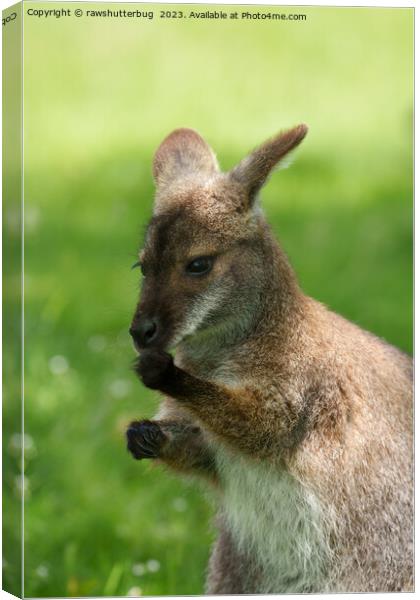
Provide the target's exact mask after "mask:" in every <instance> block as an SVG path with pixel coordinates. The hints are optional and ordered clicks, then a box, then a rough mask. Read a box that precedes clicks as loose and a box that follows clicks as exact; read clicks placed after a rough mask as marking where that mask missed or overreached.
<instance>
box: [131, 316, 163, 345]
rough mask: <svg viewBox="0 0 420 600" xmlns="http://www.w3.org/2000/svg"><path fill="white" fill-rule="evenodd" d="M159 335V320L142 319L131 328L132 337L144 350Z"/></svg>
mask: <svg viewBox="0 0 420 600" xmlns="http://www.w3.org/2000/svg"><path fill="white" fill-rule="evenodd" d="M157 334H158V323H157V319H153V318H149V317H140V318H139V319H138V320H137V321H136V324H135V325H134V326H131V327H130V335H131V337H132V338H133V340H134V341H135V342H136V343H137V344H138V345H139V346H140V347H142V348H145V347H146V346H149V345H150V344H151V343H152V342H153V340H154V339H155V338H156V336H157Z"/></svg>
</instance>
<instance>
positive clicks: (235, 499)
mask: <svg viewBox="0 0 420 600" xmlns="http://www.w3.org/2000/svg"><path fill="white" fill-rule="evenodd" d="M216 456H217V458H216V460H217V466H218V470H219V474H220V478H221V482H222V489H223V500H222V502H223V507H222V510H223V512H224V515H225V519H226V521H227V524H228V527H229V528H230V530H231V532H232V535H233V538H234V540H235V543H236V544H237V545H238V549H240V550H241V551H242V552H247V553H248V554H249V555H250V557H251V559H252V560H253V561H256V562H257V563H258V564H259V565H260V567H261V570H262V579H263V581H262V582H261V584H260V588H261V589H259V592H260V593H285V592H290V593H293V592H296V593H298V592H311V591H312V592H315V591H321V590H323V589H325V587H326V586H325V581H324V579H325V577H324V575H323V573H324V572H325V566H326V560H327V555H328V548H327V544H326V539H327V536H326V531H325V527H324V518H323V514H322V509H321V507H320V504H319V502H318V501H317V499H316V498H315V497H314V496H313V495H312V494H311V493H310V492H309V491H306V490H305V489H304V488H303V487H302V486H301V484H300V483H299V482H297V481H296V480H295V479H294V478H293V477H291V476H290V475H289V474H288V473H287V472H285V471H283V472H278V471H277V470H275V469H273V468H272V467H267V466H265V465H260V464H255V463H253V462H252V461H247V460H245V459H243V458H238V457H236V456H233V455H231V454H230V452H227V451H225V450H224V449H223V450H221V449H218V450H217V451H216Z"/></svg>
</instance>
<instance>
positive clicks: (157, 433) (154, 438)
mask: <svg viewBox="0 0 420 600" xmlns="http://www.w3.org/2000/svg"><path fill="white" fill-rule="evenodd" d="M126 436H127V450H129V452H131V454H132V455H133V456H134V458H136V459H137V460H140V459H141V458H158V457H159V453H160V450H161V448H162V446H163V444H164V443H165V441H166V439H167V438H166V435H165V434H164V433H163V431H162V429H161V428H160V425H159V423H156V422H155V421H147V420H145V421H133V422H132V423H130V425H129V427H128V429H127V433H126Z"/></svg>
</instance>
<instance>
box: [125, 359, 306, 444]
mask: <svg viewBox="0 0 420 600" xmlns="http://www.w3.org/2000/svg"><path fill="white" fill-rule="evenodd" d="M136 370H137V372H138V374H139V375H140V377H141V379H142V381H143V383H144V384H145V385H146V386H147V387H150V388H152V389H158V390H160V391H161V392H163V393H164V394H167V395H168V396H171V397H172V398H174V399H175V400H177V401H178V402H180V403H182V405H183V406H184V407H185V408H187V409H188V410H189V411H191V413H192V414H194V415H195V416H196V417H198V418H199V419H200V420H201V421H202V422H204V423H205V424H206V425H207V426H208V427H209V429H210V430H211V431H213V432H214V433H216V434H218V435H219V436H221V437H222V438H223V439H225V440H226V441H228V442H229V443H231V444H232V445H234V446H235V447H237V448H239V449H241V450H243V451H245V452H247V453H249V454H253V455H255V454H258V455H260V456H267V455H270V454H272V453H273V452H276V451H278V449H279V447H280V446H283V447H290V446H291V445H292V441H291V440H292V439H293V434H294V428H292V429H291V430H287V429H286V428H285V430H284V432H283V435H282V431H281V422H282V421H283V422H287V421H286V419H285V415H284V414H282V409H281V405H280V404H278V406H277V413H278V414H275V412H274V409H273V405H272V404H271V406H270V410H268V409H267V408H266V406H267V405H266V402H265V401H264V398H262V397H259V394H258V392H256V391H252V390H249V389H246V388H244V389H239V390H236V389H235V390H231V389H229V388H227V387H224V386H219V385H216V384H214V383H212V382H208V381H204V380H202V379H198V378H197V377H195V376H193V375H190V374H189V373H187V372H186V371H184V370H182V369H180V368H179V367H177V366H176V365H175V364H174V363H173V360H172V357H171V356H170V355H169V354H165V353H162V352H157V351H149V352H144V353H143V355H142V357H141V358H140V360H139V362H138V365H137V367H136ZM288 420H289V422H290V415H289V419H288ZM292 421H293V419H292ZM296 422H297V421H296ZM279 426H280V427H279Z"/></svg>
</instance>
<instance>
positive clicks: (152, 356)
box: [135, 350, 176, 390]
mask: <svg viewBox="0 0 420 600" xmlns="http://www.w3.org/2000/svg"><path fill="white" fill-rule="evenodd" d="M175 369H176V367H175V365H174V360H173V358H172V356H171V355H170V354H167V353H166V352H162V351H161V350H143V352H142V353H141V355H140V356H139V358H138V360H137V363H136V366H135V370H136V372H137V374H138V375H139V377H140V379H141V380H142V382H143V383H144V385H145V386H146V387H148V388H151V389H152V390H159V389H162V388H165V387H167V384H169V383H170V381H171V379H172V377H173V375H174V373H175Z"/></svg>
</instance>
